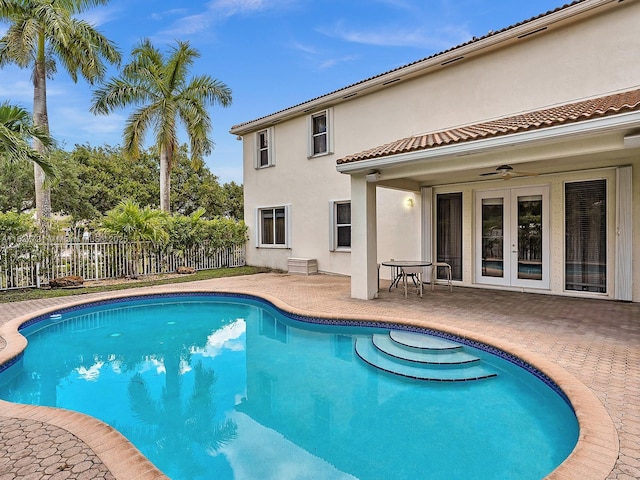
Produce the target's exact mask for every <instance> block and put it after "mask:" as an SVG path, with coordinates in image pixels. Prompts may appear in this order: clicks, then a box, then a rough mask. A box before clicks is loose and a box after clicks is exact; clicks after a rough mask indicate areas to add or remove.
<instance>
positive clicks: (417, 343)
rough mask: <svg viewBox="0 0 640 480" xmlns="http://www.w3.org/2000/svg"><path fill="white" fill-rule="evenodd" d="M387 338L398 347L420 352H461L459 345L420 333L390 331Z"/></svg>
mask: <svg viewBox="0 0 640 480" xmlns="http://www.w3.org/2000/svg"><path fill="white" fill-rule="evenodd" d="M388 336H389V338H391V340H393V341H394V342H395V343H397V344H398V345H402V346H404V347H409V348H417V349H420V350H438V351H441V350H462V345H460V344H459V343H455V342H452V341H450V340H445V339H444V338H438V337H432V336H431V335H423V334H421V333H413V332H403V331H401V330H391V331H390V332H389V335H388Z"/></svg>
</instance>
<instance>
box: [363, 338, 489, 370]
mask: <svg viewBox="0 0 640 480" xmlns="http://www.w3.org/2000/svg"><path fill="white" fill-rule="evenodd" d="M463 349H464V347H463V346H462V345H460V344H457V343H455V342H451V341H448V340H444V339H440V338H436V337H430V336H428V335H421V334H415V333H410V332H395V331H391V332H390V333H389V334H376V335H373V336H372V337H360V338H357V339H356V344H355V351H356V354H357V355H358V357H360V358H361V359H362V360H363V361H365V362H366V363H368V364H369V365H371V366H373V367H376V368H378V369H380V370H383V371H385V372H388V373H393V374H396V375H401V376H404V377H409V378H415V379H419V380H428V381H434V382H465V381H471V380H481V379H485V378H491V377H496V376H497V374H496V373H495V372H494V371H493V370H491V369H490V368H488V367H486V366H485V365H483V364H482V363H481V360H480V358H478V357H476V356H474V355H471V354H469V353H467V352H465V351H464V350H463Z"/></svg>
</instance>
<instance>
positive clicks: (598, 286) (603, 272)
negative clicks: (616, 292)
mask: <svg viewBox="0 0 640 480" xmlns="http://www.w3.org/2000/svg"><path fill="white" fill-rule="evenodd" d="M564 205H565V206H564V215H565V242H566V243H565V288H566V289H567V290H577V291H581V292H597V293H606V291H607V183H606V180H592V181H586V182H572V183H567V184H565V187H564Z"/></svg>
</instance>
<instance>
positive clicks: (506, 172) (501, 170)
mask: <svg viewBox="0 0 640 480" xmlns="http://www.w3.org/2000/svg"><path fill="white" fill-rule="evenodd" d="M491 175H500V176H501V177H502V178H503V179H504V180H509V179H510V178H512V177H516V176H517V177H535V176H537V175H538V174H537V173H530V172H519V171H517V170H514V169H513V167H512V166H511V165H500V166H499V167H498V168H496V170H495V171H494V172H484V173H481V174H480V176H481V177H488V176H491Z"/></svg>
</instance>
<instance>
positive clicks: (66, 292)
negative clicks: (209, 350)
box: [0, 267, 270, 303]
mask: <svg viewBox="0 0 640 480" xmlns="http://www.w3.org/2000/svg"><path fill="white" fill-rule="evenodd" d="M267 271H270V270H269V269H265V268H260V267H236V268H221V269H217V270H200V271H198V272H196V273H194V274H191V275H184V276H180V277H173V276H172V277H170V278H156V279H154V280H145V279H144V278H141V279H140V280H131V281H127V282H124V283H116V284H113V285H96V286H83V287H80V288H72V289H65V288H57V289H50V290H49V289H47V290H44V289H37V288H30V289H21V290H7V291H3V292H0V303H10V302H21V301H23V300H38V299H41V298H54V297H67V296H71V295H83V294H86V293H99V292H110V291H115V290H125V289H127V288H137V287H150V286H153V285H166V284H170V283H184V282H194V281H197V280H209V279H211V278H222V277H237V276H240V275H254V274H256V273H264V272H267Z"/></svg>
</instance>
